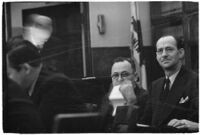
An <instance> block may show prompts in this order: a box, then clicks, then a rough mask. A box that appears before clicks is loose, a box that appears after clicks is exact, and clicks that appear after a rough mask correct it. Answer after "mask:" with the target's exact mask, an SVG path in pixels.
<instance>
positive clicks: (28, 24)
mask: <svg viewBox="0 0 200 135" xmlns="http://www.w3.org/2000/svg"><path fill="white" fill-rule="evenodd" d="M52 32H53V27H52V20H51V18H49V17H47V16H44V15H40V14H31V15H29V16H28V18H27V19H26V20H25V24H24V26H23V33H22V35H19V36H16V37H13V38H11V39H9V41H8V44H7V47H8V50H10V48H14V47H15V46H13V45H14V44H13V43H15V44H16V43H18V42H21V40H27V41H29V42H31V43H32V44H33V45H34V46H36V47H37V48H38V49H39V50H41V49H43V47H44V44H45V43H46V42H47V41H48V39H49V38H50V36H51V34H52Z"/></svg>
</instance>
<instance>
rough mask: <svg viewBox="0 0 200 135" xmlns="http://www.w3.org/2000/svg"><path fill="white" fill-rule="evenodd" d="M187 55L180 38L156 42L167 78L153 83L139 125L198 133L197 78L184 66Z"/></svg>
mask: <svg viewBox="0 0 200 135" xmlns="http://www.w3.org/2000/svg"><path fill="white" fill-rule="evenodd" d="M184 54H185V52H184V48H183V43H182V41H181V39H180V38H179V39H178V38H175V37H174V36H171V35H168V36H163V37H161V38H160V39H159V40H158V41H157V43H156V58H157V61H158V63H159V64H160V66H161V67H162V68H163V70H164V73H165V77H162V78H159V79H158V80H156V81H154V82H153V83H152V86H151V89H150V99H149V101H148V104H147V106H146V109H145V111H144V116H143V117H142V119H141V121H140V123H143V124H148V125H151V126H153V127H164V126H169V127H173V128H175V129H181V130H182V131H184V132H185V131H186V132H187V131H198V106H199V96H198V75H197V74H196V73H194V72H192V71H190V70H188V69H186V68H185V67H184V66H183V63H182V61H183V58H184ZM185 129H186V130H185ZM181 130H179V131H181ZM182 131H181V132H182Z"/></svg>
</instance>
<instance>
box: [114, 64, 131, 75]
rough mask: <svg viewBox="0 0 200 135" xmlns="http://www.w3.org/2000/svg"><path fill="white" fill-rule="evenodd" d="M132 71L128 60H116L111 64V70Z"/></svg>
mask: <svg viewBox="0 0 200 135" xmlns="http://www.w3.org/2000/svg"><path fill="white" fill-rule="evenodd" d="M122 71H129V72H130V71H132V67H131V64H130V63H129V62H128V61H121V62H116V63H114V64H113V66H112V73H113V72H122Z"/></svg>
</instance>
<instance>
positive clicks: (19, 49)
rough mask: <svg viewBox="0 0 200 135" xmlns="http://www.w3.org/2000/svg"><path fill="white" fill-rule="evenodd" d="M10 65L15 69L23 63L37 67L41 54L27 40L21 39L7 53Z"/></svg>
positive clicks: (18, 68) (19, 67)
mask: <svg viewBox="0 0 200 135" xmlns="http://www.w3.org/2000/svg"><path fill="white" fill-rule="evenodd" d="M7 58H8V60H9V63H10V66H11V67H13V68H15V69H16V70H18V71H19V70H20V69H21V65H22V64H24V63H27V64H29V65H30V66H32V67H38V66H39V65H40V64H41V55H40V53H39V51H38V49H37V48H36V47H35V46H34V45H33V44H32V43H31V42H29V41H26V40H23V41H21V42H20V43H18V44H17V45H16V47H15V48H13V49H11V50H9V51H8V53H7Z"/></svg>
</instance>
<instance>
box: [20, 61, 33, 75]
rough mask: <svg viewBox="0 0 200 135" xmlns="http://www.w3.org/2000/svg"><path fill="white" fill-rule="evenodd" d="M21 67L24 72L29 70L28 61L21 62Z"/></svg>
mask: <svg viewBox="0 0 200 135" xmlns="http://www.w3.org/2000/svg"><path fill="white" fill-rule="evenodd" d="M21 68H22V69H23V70H24V71H25V73H26V74H29V73H30V72H31V66H30V65H29V64H28V63H24V64H22V66H21Z"/></svg>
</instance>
